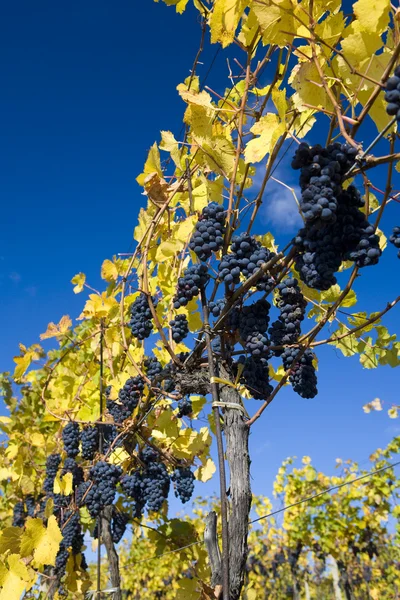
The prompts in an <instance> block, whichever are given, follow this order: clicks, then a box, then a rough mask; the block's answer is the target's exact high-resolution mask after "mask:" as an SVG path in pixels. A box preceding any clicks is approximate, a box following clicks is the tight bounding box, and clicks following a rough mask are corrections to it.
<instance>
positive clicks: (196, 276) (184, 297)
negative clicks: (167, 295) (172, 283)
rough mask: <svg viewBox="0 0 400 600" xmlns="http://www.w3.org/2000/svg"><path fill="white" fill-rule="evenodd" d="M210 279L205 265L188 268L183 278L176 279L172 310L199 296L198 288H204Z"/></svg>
mask: <svg viewBox="0 0 400 600" xmlns="http://www.w3.org/2000/svg"><path fill="white" fill-rule="evenodd" d="M209 279H210V275H209V274H208V270H207V267H206V265H192V266H191V267H188V268H187V269H186V271H185V272H184V274H183V277H180V278H179V279H178V287H177V290H176V295H175V298H174V308H175V309H178V308H180V307H181V306H186V305H187V303H188V302H189V301H190V300H192V299H193V298H195V297H196V296H198V295H199V293H200V288H202V287H205V285H206V284H207V283H208V280H209Z"/></svg>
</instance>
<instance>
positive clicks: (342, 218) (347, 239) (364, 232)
mask: <svg viewBox="0 0 400 600" xmlns="http://www.w3.org/2000/svg"><path fill="white" fill-rule="evenodd" d="M363 206H364V200H363V199H362V198H361V196H360V193H359V191H358V190H357V189H356V188H355V187H354V186H352V185H350V186H349V187H348V188H347V190H343V192H342V193H341V194H340V196H339V214H338V227H337V228H335V233H336V235H339V234H341V236H342V245H343V258H344V260H351V261H353V262H354V263H355V264H356V265H357V266H358V267H365V266H368V265H376V264H377V262H378V260H379V258H380V256H381V254H382V251H381V249H380V248H379V237H378V236H377V235H376V233H375V229H374V227H373V226H372V225H371V224H370V223H369V222H368V220H367V219H366V217H365V214H364V212H362V211H360V210H359V208H362V207H363Z"/></svg>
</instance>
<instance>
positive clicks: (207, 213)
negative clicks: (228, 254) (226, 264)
mask: <svg viewBox="0 0 400 600" xmlns="http://www.w3.org/2000/svg"><path fill="white" fill-rule="evenodd" d="M224 222H225V211H224V208H223V206H221V205H220V204H217V202H210V204H208V206H205V207H204V208H203V210H202V213H201V216H200V217H199V220H198V222H197V223H196V229H195V232H194V234H193V236H192V239H191V240H190V243H189V248H190V249H191V250H193V252H194V253H195V254H196V255H197V256H198V258H199V259H200V260H201V261H205V260H207V259H208V258H210V256H211V254H212V253H213V252H217V251H218V250H219V249H220V248H222V245H223V243H224V233H225V227H224Z"/></svg>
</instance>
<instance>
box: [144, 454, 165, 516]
mask: <svg viewBox="0 0 400 600" xmlns="http://www.w3.org/2000/svg"><path fill="white" fill-rule="evenodd" d="M141 458H142V461H143V462H144V463H145V465H146V467H145V469H144V471H143V473H142V481H143V487H144V497H145V498H146V506H147V509H148V510H151V511H154V512H158V511H159V510H160V509H161V507H162V505H163V502H164V500H166V499H167V497H168V492H169V487H170V479H169V475H168V471H167V469H166V467H165V465H164V463H162V462H160V461H159V458H158V455H157V453H156V452H154V451H153V450H152V449H151V448H145V450H143V452H142V455H141Z"/></svg>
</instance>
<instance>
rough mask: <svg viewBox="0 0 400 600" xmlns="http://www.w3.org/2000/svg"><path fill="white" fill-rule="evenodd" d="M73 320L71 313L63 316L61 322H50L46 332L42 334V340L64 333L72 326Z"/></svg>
mask: <svg viewBox="0 0 400 600" xmlns="http://www.w3.org/2000/svg"><path fill="white" fill-rule="evenodd" d="M71 325H72V321H71V318H70V317H69V315H64V316H63V317H61V319H60V322H59V323H58V324H57V325H56V324H55V323H49V324H48V325H47V329H46V331H45V332H44V333H41V334H40V339H41V340H47V339H49V338H52V337H57V336H58V335H64V333H66V332H67V331H68V329H69V328H70V327H71Z"/></svg>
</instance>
